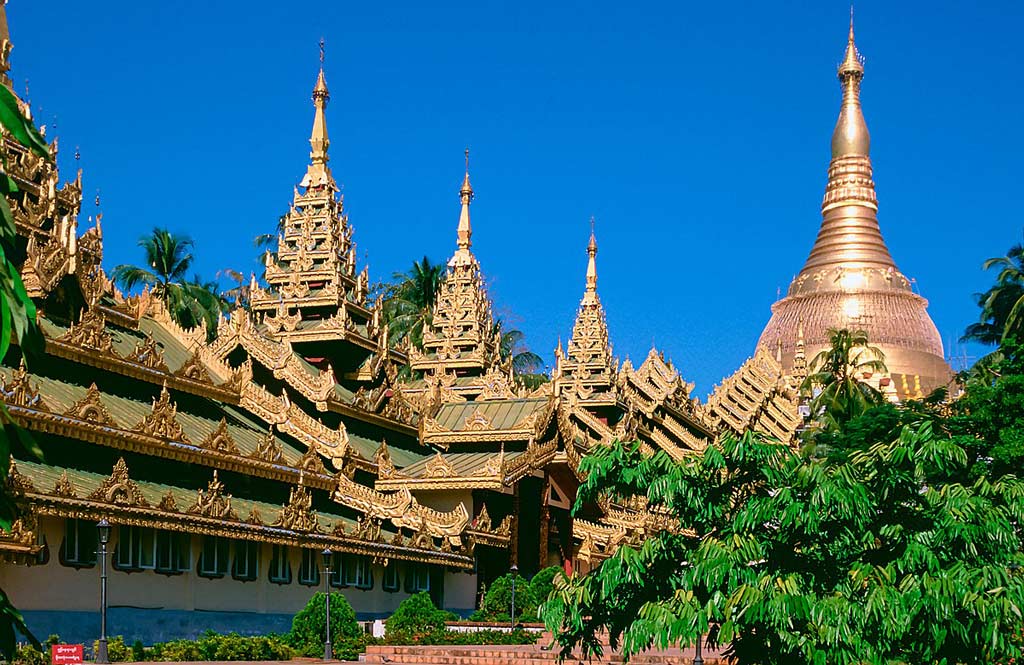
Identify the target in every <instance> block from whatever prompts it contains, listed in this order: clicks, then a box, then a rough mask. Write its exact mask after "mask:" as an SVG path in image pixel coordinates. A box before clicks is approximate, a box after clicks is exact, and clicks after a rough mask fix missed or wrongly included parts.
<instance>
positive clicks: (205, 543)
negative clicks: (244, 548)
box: [196, 536, 231, 579]
mask: <svg viewBox="0 0 1024 665" xmlns="http://www.w3.org/2000/svg"><path fill="white" fill-rule="evenodd" d="M210 554H212V555H213V559H214V561H213V567H212V568H211V567H210V565H209V563H210V562H209V558H210V556H209V555H210ZM230 569H231V540H230V539H228V538H223V537H221V536H203V540H202V543H201V547H200V550H199V561H198V562H197V563H196V574H197V575H199V576H200V577H206V578H208V579H219V578H221V577H224V576H225V575H227V574H228V571H229V570H230Z"/></svg>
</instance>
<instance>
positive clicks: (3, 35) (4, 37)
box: [0, 0, 14, 88]
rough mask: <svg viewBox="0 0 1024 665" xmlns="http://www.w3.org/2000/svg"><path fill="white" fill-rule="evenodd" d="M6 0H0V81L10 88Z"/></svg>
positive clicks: (9, 45) (9, 39)
mask: <svg viewBox="0 0 1024 665" xmlns="http://www.w3.org/2000/svg"><path fill="white" fill-rule="evenodd" d="M6 5H7V0H0V83H3V84H4V85H5V86H7V87H8V88H10V87H11V86H12V85H13V83H12V82H11V77H10V76H8V74H7V72H9V71H10V70H11V49H13V48H14V45H13V44H12V43H11V31H10V29H9V28H8V27H7V7H6Z"/></svg>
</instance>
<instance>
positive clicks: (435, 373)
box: [410, 150, 498, 393]
mask: <svg viewBox="0 0 1024 665" xmlns="http://www.w3.org/2000/svg"><path fill="white" fill-rule="evenodd" d="M459 200H460V202H461V204H462V210H461V212H460V213H459V225H458V233H457V238H458V246H457V249H456V250H455V253H454V254H453V255H452V258H451V259H450V260H449V261H448V270H447V274H446V275H445V279H444V282H443V284H442V286H441V289H440V292H439V293H438V294H437V300H436V301H435V303H434V312H433V317H432V319H431V323H430V326H429V327H428V328H427V329H425V330H424V331H423V351H418V350H413V352H412V353H411V354H410V361H411V364H412V368H413V369H414V370H418V371H423V372H425V373H426V374H427V378H428V380H432V378H433V377H439V376H442V375H446V376H449V377H451V378H454V376H455V375H456V374H457V375H459V376H482V375H484V374H486V373H487V372H488V371H490V370H492V369H493V368H494V367H495V366H496V365H497V363H498V357H497V340H496V331H495V329H494V318H493V316H492V314H491V301H490V299H489V298H488V297H487V293H486V291H485V290H484V286H483V278H482V276H481V274H480V264H479V262H478V261H477V259H476V256H474V255H473V251H472V244H473V243H472V236H473V229H472V226H471V224H470V219H469V206H470V204H471V203H472V201H473V187H472V185H470V184H469V150H466V176H465V178H463V181H462V187H461V188H460V189H459ZM469 383H472V382H469ZM462 387H463V388H465V389H466V390H465V391H464V392H466V393H471V392H472V391H473V388H472V386H469V384H468V383H466V382H464V385H463V386H462Z"/></svg>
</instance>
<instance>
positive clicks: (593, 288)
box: [583, 217, 597, 305]
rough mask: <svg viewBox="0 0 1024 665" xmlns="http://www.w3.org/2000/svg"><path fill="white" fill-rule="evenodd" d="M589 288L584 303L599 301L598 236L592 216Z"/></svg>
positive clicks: (588, 249)
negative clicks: (596, 235)
mask: <svg viewBox="0 0 1024 665" xmlns="http://www.w3.org/2000/svg"><path fill="white" fill-rule="evenodd" d="M587 257H588V258H587V290H586V291H585V292H584V294H583V304H584V305H593V304H596V303H597V238H596V237H595V236H594V218H593V217H591V218H590V242H588V243H587Z"/></svg>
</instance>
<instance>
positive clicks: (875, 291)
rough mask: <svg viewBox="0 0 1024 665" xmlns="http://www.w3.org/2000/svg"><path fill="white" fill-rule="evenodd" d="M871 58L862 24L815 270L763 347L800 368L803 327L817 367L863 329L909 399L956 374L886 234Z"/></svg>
mask: <svg viewBox="0 0 1024 665" xmlns="http://www.w3.org/2000/svg"><path fill="white" fill-rule="evenodd" d="M863 76H864V65H863V59H862V58H861V57H860V53H859V52H858V51H857V47H856V45H855V44H854V40H853V24H852V21H851V24H850V36H849V41H848V43H847V47H846V54H845V57H844V59H843V62H842V64H840V66H839V72H838V77H839V81H840V83H841V85H842V89H843V101H842V106H841V108H840V112H839V119H838V121H837V122H836V128H835V131H834V132H833V135H832V161H831V163H830V165H829V170H828V185H827V186H826V187H825V196H824V199H823V201H822V204H821V215H822V220H821V228H820V230H819V231H818V237H817V239H816V240H815V242H814V247H813V248H812V249H811V253H810V255H809V256H808V257H807V262H806V263H805V264H804V267H803V269H802V270H801V271H800V274H798V275H797V276H796V278H794V279H793V282H792V283H791V284H790V286H789V291H788V292H787V294H786V297H784V298H782V299H781V300H779V301H778V302H776V303H775V304H774V305H773V306H772V317H771V319H770V320H769V321H768V325H767V326H766V327H765V329H764V332H762V333H761V338H760V340H758V346H759V347H760V348H763V349H767V350H770V351H772V352H773V353H774V352H776V349H778V348H780V347H781V353H782V362H783V366H784V368H785V369H787V370H791V369H792V367H793V356H794V352H795V351H796V346H797V339H798V337H799V334H798V328H799V327H800V324H801V322H802V324H803V341H804V343H805V345H806V357H807V359H808V360H810V359H811V358H813V357H814V355H815V354H817V353H818V351H820V350H822V349H823V348H825V347H827V345H828V330H829V328H850V329H855V330H863V331H865V332H866V333H867V334H868V339H869V340H870V341H871V343H872V344H873V345H875V346H878V347H879V348H880V349H881V350H882V351H883V352H884V353H885V363H886V366H887V367H888V369H889V372H890V374H892V375H893V378H894V379H895V381H896V388H897V392H898V393H900V395H901V396H916V395H918V393H927V392H928V391H930V390H931V389H933V388H935V387H938V386H940V385H945V384H946V383H947V381H948V380H949V377H950V375H951V370H950V368H949V365H947V364H946V361H945V360H944V359H943V349H942V340H941V338H940V337H939V331H938V330H937V329H936V327H935V324H934V323H933V322H932V320H931V317H930V316H928V310H927V307H928V302H927V301H926V300H925V299H924V298H922V297H921V296H919V295H918V294H916V293H914V292H913V290H912V287H911V282H910V280H908V279H907V278H906V276H904V275H903V273H901V272H900V271H899V269H898V268H897V267H896V264H895V262H894V261H893V259H892V256H891V255H890V253H889V249H888V247H886V245H885V241H884V240H883V238H882V232H881V230H880V228H879V226H878V201H877V198H876V196H875V183H874V181H873V180H872V169H871V157H870V147H871V139H870V136H869V134H868V128H867V123H866V122H865V121H864V114H863V112H862V110H861V104H860V84H861V80H862V79H863Z"/></svg>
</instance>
